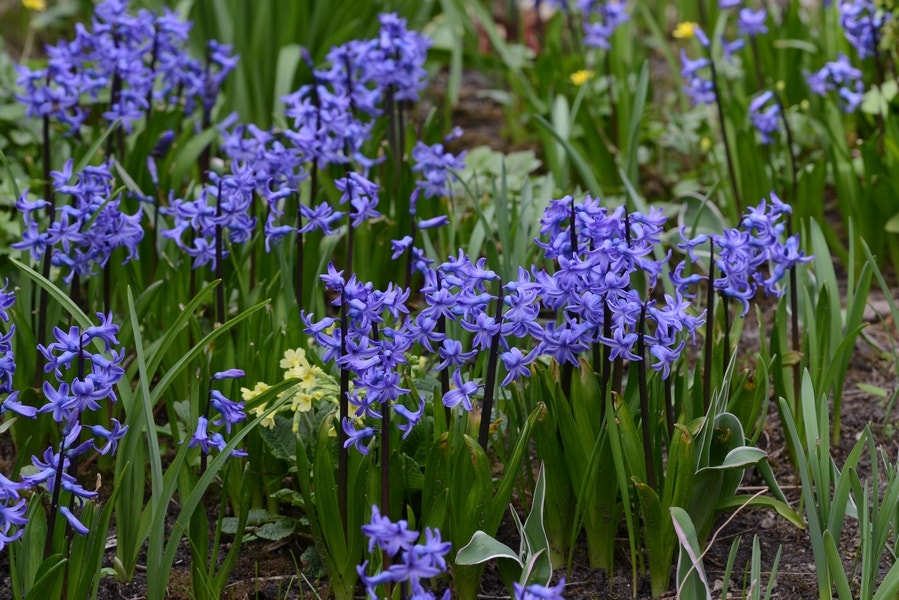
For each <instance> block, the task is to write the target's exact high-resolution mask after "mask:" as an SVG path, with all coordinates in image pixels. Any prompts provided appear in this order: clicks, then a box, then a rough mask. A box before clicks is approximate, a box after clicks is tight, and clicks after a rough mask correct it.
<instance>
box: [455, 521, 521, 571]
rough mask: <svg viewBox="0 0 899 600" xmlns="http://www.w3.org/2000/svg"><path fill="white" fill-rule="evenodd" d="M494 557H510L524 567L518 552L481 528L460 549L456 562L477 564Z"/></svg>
mask: <svg viewBox="0 0 899 600" xmlns="http://www.w3.org/2000/svg"><path fill="white" fill-rule="evenodd" d="M494 558H508V559H511V560H514V561H515V562H516V563H518V566H519V567H522V568H523V567H524V564H523V563H522V562H521V559H520V558H519V557H518V553H517V552H515V551H514V550H512V549H511V548H509V547H508V546H506V545H505V544H503V543H502V542H500V541H498V540H495V539H493V538H492V537H490V536H489V535H487V534H486V533H484V532H483V531H481V530H480V529H479V530H477V531H476V532H475V533H474V535H473V536H471V541H470V542H468V543H467V544H466V545H465V546H464V547H463V548H460V549H459V552H457V553H456V559H455V562H456V564H459V565H477V564H481V563H483V562H487V561H488V560H492V559H494Z"/></svg>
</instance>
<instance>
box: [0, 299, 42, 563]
mask: <svg viewBox="0 0 899 600" xmlns="http://www.w3.org/2000/svg"><path fill="white" fill-rule="evenodd" d="M8 286H9V282H7V283H6V285H4V286H3V288H2V289H0V321H2V322H3V323H7V324H8V323H9V313H8V312H7V310H8V309H10V308H12V306H13V304H14V303H15V301H16V296H15V293H13V292H11V291H10V292H7V291H6V288H7V287H8ZM15 331H16V326H15V324H12V325H9V331H8V332H6V334H3V333H2V332H0V399H2V403H0V414H2V413H5V412H6V411H8V410H11V411H13V412H16V413H19V414H22V415H24V416H30V417H33V416H34V415H35V414H37V411H36V410H35V409H34V408H32V407H28V406H23V405H22V404H20V403H19V401H18V399H17V398H18V392H17V391H13V389H12V378H13V375H15V372H16V360H15V356H14V355H13V349H12V337H13V335H14V334H15ZM4 396H5V398H4ZM25 487H27V486H26V485H25V484H23V483H16V482H14V481H11V480H9V479H8V478H7V477H5V476H4V475H3V474H2V473H0V551H2V550H3V548H4V547H5V546H6V544H8V543H10V542H13V541H15V540H17V539H19V538H20V537H22V535H23V534H24V533H25V531H24V530H23V529H22V528H21V527H22V526H23V525H24V524H25V523H26V522H27V519H26V518H25V513H26V512H27V510H28V504H27V501H26V500H25V499H24V498H22V497H21V496H20V495H19V492H20V491H21V490H22V489H23V488H25Z"/></svg>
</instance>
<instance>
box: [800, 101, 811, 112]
mask: <svg viewBox="0 0 899 600" xmlns="http://www.w3.org/2000/svg"><path fill="white" fill-rule="evenodd" d="M808 107H809V102H808V100H806V99H803V100H802V101H801V102H800V103H799V108H801V109H802V110H803V111H806V110H808Z"/></svg>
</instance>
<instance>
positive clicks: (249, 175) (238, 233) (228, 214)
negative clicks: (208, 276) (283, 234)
mask: <svg viewBox="0 0 899 600" xmlns="http://www.w3.org/2000/svg"><path fill="white" fill-rule="evenodd" d="M210 181H211V183H210V184H209V185H207V186H206V187H205V188H204V189H203V190H202V191H201V192H200V194H199V197H198V198H197V199H196V200H192V201H189V200H181V199H176V198H173V197H172V198H170V200H169V206H167V207H163V208H160V212H161V213H162V214H164V215H169V216H171V217H172V218H173V222H174V225H173V227H172V228H171V229H166V230H164V231H163V232H162V236H163V237H165V238H168V239H171V240H173V241H174V242H175V243H176V244H177V245H178V247H179V248H181V250H183V251H184V252H185V253H187V254H188V256H190V257H192V258H193V268H197V267H200V266H203V265H206V264H209V265H211V267H212V268H213V269H214V268H215V267H216V262H217V260H218V252H217V250H216V241H215V239H216V230H217V228H221V231H222V235H227V236H228V241H229V242H230V243H232V244H242V243H244V242H247V241H249V240H250V238H251V237H252V236H253V229H254V228H255V227H256V218H255V217H251V216H250V209H251V207H252V203H253V197H254V193H255V190H256V178H255V172H254V170H253V168H252V167H250V166H249V165H248V164H245V163H235V164H232V166H231V172H230V173H228V174H226V175H223V176H219V175H217V174H215V173H211V174H210ZM185 233H188V234H189V235H188V236H187V237H188V240H189V241H185V240H184V234H185ZM228 254H229V253H228V251H227V249H226V248H224V247H223V248H222V249H221V257H222V258H224V257H226V256H228Z"/></svg>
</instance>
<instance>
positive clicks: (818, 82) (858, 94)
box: [805, 54, 865, 113]
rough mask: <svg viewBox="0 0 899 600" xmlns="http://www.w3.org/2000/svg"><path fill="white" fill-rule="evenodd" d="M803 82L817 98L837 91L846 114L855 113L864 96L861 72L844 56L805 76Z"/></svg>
mask: <svg viewBox="0 0 899 600" xmlns="http://www.w3.org/2000/svg"><path fill="white" fill-rule="evenodd" d="M805 80H806V83H808V86H809V88H811V90H812V91H813V92H814V93H816V94H818V95H819V96H826V95H827V93H828V92H830V91H832V90H837V93H838V95H839V97H840V103H841V104H842V106H843V110H844V111H845V112H847V113H853V112H855V110H856V109H857V108H858V107H859V105H860V104H861V103H862V100H863V99H864V96H865V85H864V83H863V82H862V72H861V71H860V70H859V69H856V68H855V67H853V66H852V63H851V62H850V61H849V58H848V57H847V56H846V55H845V54H839V55H838V56H837V60H834V61H831V62H829V63H827V64H825V65H824V66H823V67H821V69H820V70H818V71H816V72H815V73H810V74H806V76H805Z"/></svg>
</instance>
